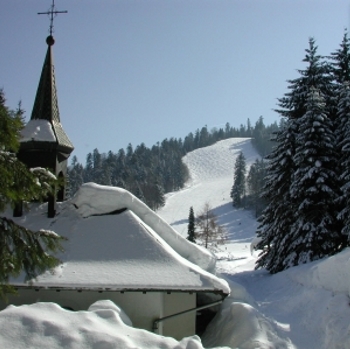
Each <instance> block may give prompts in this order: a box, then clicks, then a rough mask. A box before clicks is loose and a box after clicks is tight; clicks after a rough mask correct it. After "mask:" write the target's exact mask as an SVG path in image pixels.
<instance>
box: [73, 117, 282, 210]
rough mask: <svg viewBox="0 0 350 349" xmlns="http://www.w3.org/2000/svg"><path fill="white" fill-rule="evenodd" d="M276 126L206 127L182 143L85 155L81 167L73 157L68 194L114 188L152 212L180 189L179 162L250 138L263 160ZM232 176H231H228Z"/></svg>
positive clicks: (173, 140) (181, 166)
mask: <svg viewBox="0 0 350 349" xmlns="http://www.w3.org/2000/svg"><path fill="white" fill-rule="evenodd" d="M277 129H278V126H277V123H274V124H272V125H270V126H265V125H264V122H263V117H260V118H259V119H258V121H257V122H256V124H255V126H252V125H251V123H250V120H249V119H248V120H247V123H246V125H243V124H242V125H241V126H240V127H239V128H235V127H232V126H230V124H229V123H226V125H225V128H219V129H216V128H214V129H212V130H210V131H209V130H208V128H207V126H204V127H202V128H201V129H200V130H199V129H197V130H196V131H195V132H194V133H192V132H190V133H189V134H188V135H187V136H186V137H185V138H184V139H183V140H182V139H181V138H180V139H176V138H170V139H164V140H163V141H162V142H160V143H159V142H158V143H157V144H156V145H153V146H152V147H151V148H148V147H146V146H145V144H143V143H141V144H140V145H137V146H136V147H135V148H133V146H132V145H131V144H129V145H128V146H127V148H126V150H124V149H120V150H119V151H118V152H117V153H114V152H113V151H109V152H108V153H107V154H105V153H103V154H101V153H100V152H99V151H98V149H94V150H93V152H92V153H89V154H87V157H86V163H85V165H82V164H81V163H79V162H78V159H77V158H76V157H73V158H72V162H71V166H70V167H69V194H70V196H72V195H74V193H75V192H76V191H77V189H78V188H79V186H80V185H81V184H82V183H85V182H95V183H98V184H104V185H112V186H118V187H121V188H124V189H127V190H129V191H130V192H132V193H133V194H134V195H136V196H137V197H138V198H140V199H141V200H142V201H144V202H145V203H146V204H147V205H148V206H149V207H151V208H152V209H157V208H159V207H161V206H162V205H163V204H164V194H165V193H167V192H170V191H175V190H178V189H180V188H182V187H183V185H184V183H185V182H186V180H187V179H188V171H187V168H186V166H185V165H184V164H183V163H182V161H181V159H182V157H183V156H185V155H186V154H187V153H188V152H190V151H192V150H195V149H198V148H202V147H206V146H209V145H212V144H214V143H215V142H217V141H220V140H223V139H228V138H232V137H253V145H254V146H255V147H256V149H257V150H258V152H259V153H260V154H261V155H262V156H264V155H266V154H269V153H270V152H271V146H272V142H270V137H271V134H272V133H273V132H274V131H276V130H277ZM232 175H233V174H232Z"/></svg>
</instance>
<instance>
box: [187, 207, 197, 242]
mask: <svg viewBox="0 0 350 349" xmlns="http://www.w3.org/2000/svg"><path fill="white" fill-rule="evenodd" d="M187 240H189V241H191V242H193V243H196V225H195V218H194V212H193V207H192V206H191V207H190V213H189V215H188V228H187Z"/></svg>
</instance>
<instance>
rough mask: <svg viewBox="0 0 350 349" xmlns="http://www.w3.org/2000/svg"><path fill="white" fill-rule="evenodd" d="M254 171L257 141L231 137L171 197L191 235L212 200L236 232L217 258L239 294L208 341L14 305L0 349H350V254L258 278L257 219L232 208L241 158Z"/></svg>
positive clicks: (170, 217)
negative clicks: (253, 246)
mask: <svg viewBox="0 0 350 349" xmlns="http://www.w3.org/2000/svg"><path fill="white" fill-rule="evenodd" d="M240 151H243V153H244V155H245V157H246V160H247V164H248V165H250V164H252V163H253V162H254V160H255V159H256V158H257V154H256V152H255V150H254V149H253V148H252V146H251V143H250V140H247V139H229V140H224V141H221V142H218V143H217V144H215V145H213V146H211V147H207V148H202V149H198V150H196V151H194V152H192V153H190V154H188V155H187V156H186V157H185V159H184V161H185V162H186V163H187V165H188V167H189V169H190V173H191V180H190V182H189V183H187V186H186V188H184V189H183V190H181V191H179V192H176V193H170V194H168V196H167V201H166V205H165V206H164V207H163V208H162V209H161V210H159V212H158V214H159V215H160V216H161V217H163V218H164V219H165V220H166V221H167V222H168V223H170V224H171V225H172V227H173V228H174V229H176V230H177V231H178V232H180V233H181V234H182V235H183V236H186V234H187V223H188V222H187V220H188V214H189V208H190V206H193V208H194V211H195V212H198V211H199V210H200V209H201V207H202V206H203V204H204V203H205V202H208V203H209V204H210V205H211V206H212V207H213V209H214V212H215V214H216V215H217V216H218V217H219V222H220V223H221V224H222V225H224V226H225V228H226V229H227V231H228V233H229V239H230V241H229V243H228V244H227V245H225V246H223V248H222V251H221V252H219V253H218V257H219V261H218V263H217V273H218V274H220V275H221V276H222V277H224V278H226V279H227V281H228V282H229V284H230V286H231V295H230V296H229V297H228V298H227V299H226V300H225V302H224V304H223V306H222V308H221V310H220V312H219V313H218V314H217V316H216V317H215V318H214V320H213V321H212V322H211V323H210V325H209V326H208V328H207V330H206V332H205V334H204V335H203V336H202V339H201V340H200V339H199V338H198V337H196V336H193V337H190V338H185V339H183V340H182V341H180V342H178V341H176V340H174V339H172V338H166V337H162V336H158V335H155V334H153V333H150V332H147V331H144V330H140V329H135V328H132V327H130V320H129V319H128V317H127V315H126V314H124V313H123V311H122V310H121V309H119V308H118V307H117V306H115V305H113V304H111V303H110V302H109V301H102V302H98V303H97V304H94V305H92V306H91V307H90V309H89V310H88V311H78V312H70V311H67V310H64V309H62V308H60V307H59V306H57V305H56V304H53V303H47V304H45V303H38V304H34V305H29V306H20V307H13V306H9V307H8V308H7V309H6V310H4V311H2V312H0V328H1V332H0V348H19V349H21V348H26V349H34V348H44V347H45V348H51V349H58V348H71V349H78V348H88V349H90V348H95V349H112V348H123V349H131V348H145V349H146V348H147V349H148V348H154V349H158V348H169V349H170V348H171V349H175V348H176V349H201V348H203V347H204V348H216V349H219V348H241V349H253V348H259V349H267V348H269V349H274V348H276V349H284V348H286V349H287V348H288V349H296V348H298V349H345V348H350V306H349V292H350V249H347V250H345V251H343V252H342V253H340V254H339V255H337V256H334V257H331V258H327V259H324V260H321V261H319V262H314V263H311V264H307V265H302V266H299V267H295V268H291V269H289V270H287V271H285V272H282V273H278V274H276V275H270V274H269V273H267V272H266V271H264V270H258V271H255V270H254V265H255V260H256V254H257V252H254V254H253V255H251V252H250V242H251V241H252V240H253V238H254V235H255V228H256V221H255V217H254V216H253V215H252V214H251V213H250V212H247V211H242V210H237V209H235V208H233V207H232V204H231V199H230V197H229V194H230V189H231V186H232V184H233V183H232V182H233V167H234V162H235V159H236V156H237V155H238V154H239V152H240Z"/></svg>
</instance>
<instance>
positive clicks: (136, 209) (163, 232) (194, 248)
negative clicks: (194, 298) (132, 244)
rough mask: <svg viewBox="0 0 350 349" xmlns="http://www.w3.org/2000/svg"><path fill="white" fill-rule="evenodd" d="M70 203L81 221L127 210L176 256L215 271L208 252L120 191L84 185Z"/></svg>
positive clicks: (119, 189) (137, 200) (90, 184)
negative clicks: (79, 215)
mask: <svg viewBox="0 0 350 349" xmlns="http://www.w3.org/2000/svg"><path fill="white" fill-rule="evenodd" d="M97 193H99V195H96V194H97ZM101 194H102V195H101ZM71 202H72V203H73V204H74V205H75V206H76V207H77V208H78V212H79V214H81V215H82V216H83V217H89V216H92V215H96V214H103V213H110V212H113V211H115V210H120V209H123V208H127V209H129V210H131V211H132V212H133V213H134V214H136V215H137V216H138V217H139V218H140V219H142V220H143V221H144V222H145V223H146V224H147V225H149V226H150V227H151V228H152V229H153V230H154V231H156V232H157V234H158V235H159V236H160V237H161V238H162V239H163V240H164V241H165V242H166V243H168V244H169V245H170V246H171V247H172V248H173V249H174V250H175V251H176V252H177V253H178V254H179V255H180V256H182V257H183V258H185V259H187V260H189V261H190V262H192V263H194V264H197V265H198V266H199V267H201V268H202V269H204V270H206V271H209V272H214V270H215V264H216V258H215V256H214V255H213V254H212V253H211V252H210V251H208V250H207V249H205V248H204V247H202V246H199V245H195V244H192V243H191V242H189V241H188V240H187V239H185V238H184V237H182V236H181V235H180V234H179V233H178V232H177V231H176V230H174V229H173V228H172V227H171V226H170V225H169V224H168V223H166V221H165V220H163V219H162V218H161V217H159V216H158V215H157V214H156V213H155V212H153V211H152V210H151V209H150V208H149V207H148V206H147V205H146V204H144V203H143V202H142V201H141V200H139V199H138V198H137V197H136V196H134V195H132V194H131V193H130V192H128V191H126V190H124V189H122V188H117V187H109V186H103V185H99V184H95V183H84V184H83V185H82V186H81V188H80V189H79V191H78V192H77V194H76V195H75V196H74V197H73V199H72V200H71Z"/></svg>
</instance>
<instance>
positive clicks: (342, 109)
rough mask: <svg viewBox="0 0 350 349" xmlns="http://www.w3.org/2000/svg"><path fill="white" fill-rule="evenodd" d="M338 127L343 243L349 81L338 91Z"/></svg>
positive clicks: (347, 205) (349, 157) (349, 234)
mask: <svg viewBox="0 0 350 349" xmlns="http://www.w3.org/2000/svg"><path fill="white" fill-rule="evenodd" d="M338 117H339V128H338V137H337V139H338V140H340V143H339V149H340V151H341V153H340V161H339V167H340V178H339V179H340V183H341V188H340V189H341V194H340V196H339V199H338V200H337V203H338V205H339V207H340V213H339V215H338V219H339V220H340V221H341V222H342V233H343V236H344V240H347V241H344V245H349V243H350V200H349V198H350V85H349V82H345V83H344V84H343V88H342V90H341V91H340V99H339V104H338Z"/></svg>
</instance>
